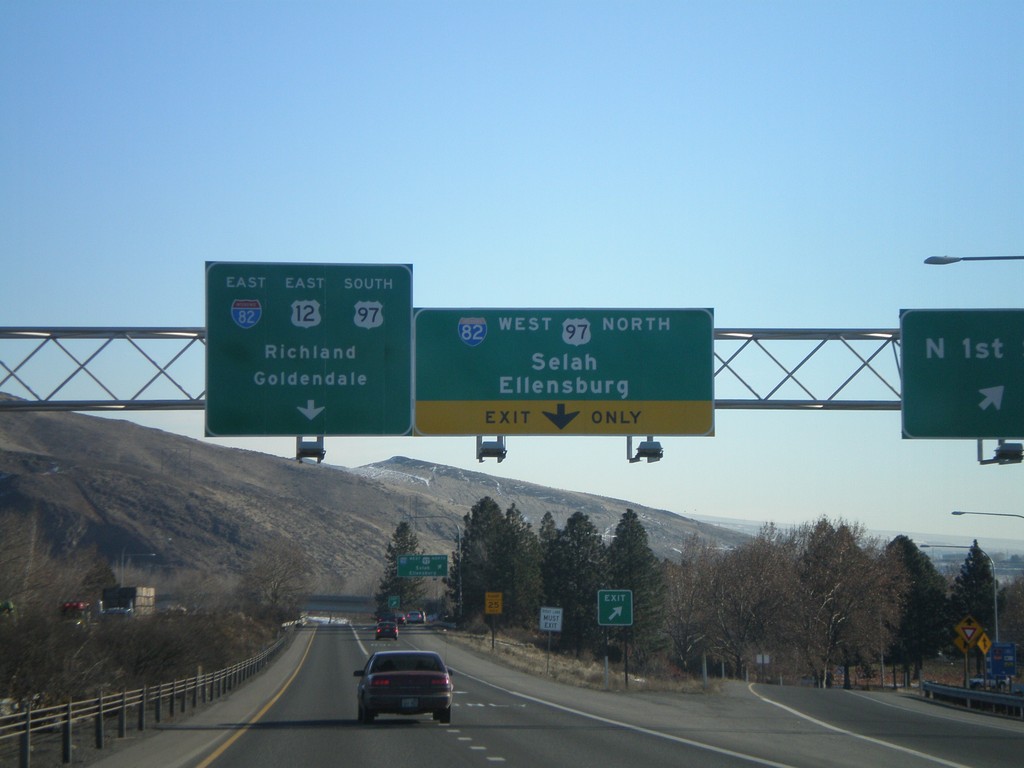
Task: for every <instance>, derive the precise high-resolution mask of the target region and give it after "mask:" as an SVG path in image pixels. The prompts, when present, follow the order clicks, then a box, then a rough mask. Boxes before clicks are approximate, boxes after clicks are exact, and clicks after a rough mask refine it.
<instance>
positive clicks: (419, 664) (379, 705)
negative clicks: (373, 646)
mask: <svg viewBox="0 0 1024 768" xmlns="http://www.w3.org/2000/svg"><path fill="white" fill-rule="evenodd" d="M354 674H355V676H356V677H358V678H361V679H360V681H359V687H358V689H357V691H356V698H357V704H358V708H359V722H361V723H365V724H369V723H372V722H373V720H374V718H375V717H377V715H379V714H393V715H422V714H426V713H430V714H431V715H432V716H433V718H434V719H435V720H437V721H439V722H441V723H450V722H451V721H452V693H453V686H452V678H451V674H450V673H449V671H448V668H447V667H446V666H445V663H444V661H443V660H442V659H441V657H440V656H439V655H437V654H436V653H432V652H430V651H379V652H377V653H375V654H373V655H372V656H371V657H370V658H369V659H368V660H367V662H366V666H365V667H363V668H362V669H357V670H356V671H355V673H354Z"/></svg>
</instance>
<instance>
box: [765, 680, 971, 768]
mask: <svg viewBox="0 0 1024 768" xmlns="http://www.w3.org/2000/svg"><path fill="white" fill-rule="evenodd" d="M747 688H748V689H749V690H750V692H751V693H752V694H754V695H755V696H757V698H759V699H760V700H761V701H763V702H764V703H765V704H771V705H772V706H775V707H778V708H779V709H784V710H785V711H786V712H789V714H791V715H796V716H797V717H799V718H800V719H801V720H806V721H807V722H809V723H814V724H815V725H817V726H820V727H822V728H825V729H826V730H829V731H834V732H836V733H841V734H843V735H844V736H852V737H853V738H855V739H860V740H861V741H867V742H869V743H871V744H876V745H878V746H880V747H885V748H886V749H892V750H895V751H897V752H902V753H904V754H906V755H913V756H914V757H919V758H921V759H922V760H927V761H929V762H932V763H938V764H939V765H946V766H949V768H970V766H968V765H964V764H963V763H955V762H953V761H952V760H946V759H944V758H941V757H936V756H935V755H929V754H928V753H927V752H920V751H918V750H916V749H911V748H910V747H904V746H901V745H899V744H893V743H892V742H891V741H883V740H882V739H876V738H875V737H874V736H865V735H863V734H861V733H855V732H854V731H848V730H847V729H845V728H840V727H839V726H838V725H832V724H831V723H826V722H825V721H824V720H819V719H818V718H816V717H811V716H810V715H806V714H804V713H803V712H800V711H799V710H796V709H793V708H792V707H787V706H786V705H785V704H780V703H779V702H777V701H772V700H771V699H769V698H766V697H765V696H762V695H761V694H760V693H758V692H757V691H755V690H754V684H753V683H751V684H750V685H748V686H747Z"/></svg>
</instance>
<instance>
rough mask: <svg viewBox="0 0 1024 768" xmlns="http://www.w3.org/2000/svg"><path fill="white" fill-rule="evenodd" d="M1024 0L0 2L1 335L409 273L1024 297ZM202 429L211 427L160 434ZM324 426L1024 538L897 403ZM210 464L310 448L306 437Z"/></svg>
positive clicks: (548, 285) (847, 296)
mask: <svg viewBox="0 0 1024 768" xmlns="http://www.w3.org/2000/svg"><path fill="white" fill-rule="evenodd" d="M1022 41H1024V4H1022V3H1020V2H1019V1H1018V0H1012V1H1008V2H972V3H962V2H935V1H929V2H898V1H897V2H892V1H891V0H889V1H887V2H864V1H858V2H705V3H691V2H664V3H661V2H631V3H624V2H551V1H550V0H545V2H436V3H422V2H375V3H354V2H322V3H310V2H287V3H286V2H244V3H243V2H219V3H205V2H174V3H171V2H148V3H136V2H89V3H80V2H38V1H37V2H32V3H20V2H11V1H10V0H8V1H7V2H2V3H0V254H2V258H3V272H2V277H0V325H5V326H15V325H17V326H25V325H39V326H51V327H53V326H119V327H121V326H142V325H145V326H172V327H173V326H177V327H181V326H201V325H203V323H204V317H205V307H204V302H205V293H204V290H205V289H204V269H203V267H204V263H205V262H207V261H236V260H238V261H267V262H331V263H336V262H343V263H344V262H350V263H411V264H413V265H414V280H415V282H414V303H415V305H416V306H418V307H473V306H483V307H519V308H541V307H637V308H645V307H652V308H653V307H712V308H714V311H715V325H716V326H717V327H720V328H721V327H745V328H765V327H792V328H844V327H845V328H849V327H858V328H896V327H898V325H899V310H900V309H901V308H904V307H915V308H928V307H936V308H949V307H965V308H966V307H977V308H986V307H1020V306H1021V298H1022V288H1024V263H1022V262H1004V263H998V262H989V263H973V264H958V265H953V266H946V267H932V266H924V265H923V264H922V261H923V259H924V258H925V257H926V256H929V255H935V254H950V255H955V256H970V255H1006V254H1021V253H1024V215H1022V211H1024V48H1022ZM133 418H136V420H138V421H141V422H143V423H148V424H154V425H159V426H161V427H162V428H165V429H172V430H175V431H180V432H183V433H185V434H189V435H191V436H194V437H199V436H201V435H202V419H201V415H200V414H198V413H179V414H164V415H160V416H138V417H133ZM716 421H717V424H716V432H717V436H716V437H713V438H667V439H665V440H663V443H664V445H665V447H666V457H665V460H664V461H662V462H660V463H658V464H651V465H647V464H638V465H628V464H627V463H626V462H625V460H624V453H625V448H624V444H623V443H624V440H622V439H621V438H611V437H609V438H579V439H573V440H563V439H559V438H544V439H540V438H518V439H516V438H510V441H509V450H510V453H509V458H508V459H507V460H506V461H505V462H504V463H502V464H501V465H498V464H496V463H494V462H489V463H486V464H483V465H480V464H477V463H476V461H475V458H474V455H473V453H474V447H473V441H472V439H471V438H403V439H394V438H391V439H385V438H329V439H328V441H327V450H328V461H329V462H334V463H337V464H342V465H345V466H354V465H359V464H363V463H367V462H371V461H378V460H382V459H386V458H388V457H390V456H392V455H408V456H414V457H417V458H423V459H426V460H431V461H438V462H443V463H446V464H453V465H457V466H462V467H465V468H467V469H474V470H480V469H482V470H484V471H487V472H490V473H492V474H494V475H495V476H498V477H514V478H518V479H523V480H529V481H535V482H539V483H545V484H550V485H555V486H559V487H564V488H570V489H575V490H582V491H591V492H596V493H601V494H606V495H611V496H616V497H620V498H624V499H629V500H632V501H636V502H639V503H644V504H649V505H652V506H658V507H664V508H668V509H671V510H674V511H677V512H680V513H686V514H697V515H720V516H728V517H738V518H746V519H773V520H777V521H779V522H801V521H805V520H812V519H814V518H816V517H818V516H820V515H822V514H825V515H829V516H831V517H844V518H846V519H848V520H852V521H855V522H861V523H864V524H865V525H867V526H868V527H870V528H873V529H884V530H897V531H908V532H911V531H928V532H933V531H934V532H940V533H946V534H949V535H951V536H953V537H954V538H955V537H956V536H959V535H961V534H962V538H963V542H964V543H965V544H966V543H969V542H970V540H971V539H973V538H975V537H977V538H979V540H980V541H981V542H982V544H983V546H987V547H988V548H990V549H996V548H997V546H998V543H997V542H998V541H999V539H1000V538H1001V537H1005V538H1017V539H1024V520H1016V519H1009V518H1005V519H1000V518H979V517H974V518H951V517H950V515H949V511H950V510H953V509H969V510H977V511H990V512H1014V513H1024V467H1021V466H1014V467H979V466H978V465H977V463H976V461H975V450H976V448H975V444H974V443H973V442H970V441H923V440H903V439H901V436H900V435H901V430H900V417H899V414H898V413H897V412H888V413H840V414H835V413H793V412H770V413H763V412H752V411H731V412H722V411H720V412H719V413H718V415H717V420H716ZM219 442H222V443H226V444H232V445H240V446H244V447H248V448H252V449H256V450H267V451H269V452H273V453H279V454H280V455H289V454H290V453H291V452H292V450H293V448H294V441H293V440H291V439H272V440H258V439H239V440H221V441H219Z"/></svg>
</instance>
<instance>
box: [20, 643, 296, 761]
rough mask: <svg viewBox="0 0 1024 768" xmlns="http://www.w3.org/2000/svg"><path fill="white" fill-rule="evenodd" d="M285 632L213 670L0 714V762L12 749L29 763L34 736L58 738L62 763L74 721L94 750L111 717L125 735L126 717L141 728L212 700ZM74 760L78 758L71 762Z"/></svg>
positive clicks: (257, 664)
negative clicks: (251, 653)
mask: <svg viewBox="0 0 1024 768" xmlns="http://www.w3.org/2000/svg"><path fill="white" fill-rule="evenodd" d="M286 640H287V635H282V636H281V637H280V638H278V640H277V641H276V642H275V643H274V644H273V645H271V646H269V647H268V648H266V649H265V650H263V651H262V652H260V653H258V654H257V655H256V656H253V657H252V658H250V659H246V660H245V661H242V662H239V663H238V664H233V665H232V666H230V667H226V668H224V669H219V670H217V671H216V672H208V673H201V674H196V675H194V676H192V677H188V678H185V679H182V680H174V681H172V682H169V683H161V684H159V685H155V686H145V687H143V688H137V689H135V690H133V691H128V690H123V691H120V692H116V693H103V692H102V691H100V692H98V693H97V695H96V696H95V697H94V698H91V699H82V700H79V701H69V702H67V703H66V704H60V705H58V706H52V707H39V708H38V709H33V708H32V707H31V706H30V705H29V706H26V707H25V708H24V711H22V712H17V713H15V714H12V715H4V716H0V763H4V756H5V755H6V756H8V757H10V755H11V754H13V753H14V752H17V755H18V760H19V762H18V765H19V766H20V768H30V767H31V760H32V754H33V752H34V751H35V744H34V741H35V739H36V738H37V737H38V738H40V739H44V740H46V741H47V742H48V743H50V744H51V745H52V744H53V743H54V741H55V740H56V739H57V738H59V740H60V755H61V757H60V760H61V762H62V763H63V764H65V765H67V764H70V763H71V762H72V759H73V754H72V753H73V751H74V750H73V747H74V734H75V733H76V731H77V730H78V727H79V724H82V723H85V727H86V728H91V729H92V733H93V739H94V744H95V747H96V749H103V748H104V746H105V744H106V739H107V730H108V726H109V723H108V722H107V721H108V720H113V719H114V718H116V720H117V725H116V735H117V738H124V737H125V736H127V735H128V730H129V728H130V727H132V726H130V725H129V723H130V722H131V723H132V724H133V725H134V728H135V729H136V730H137V731H139V732H142V731H145V730H146V726H147V724H148V721H149V718H150V717H152V719H153V721H154V722H156V723H160V722H163V720H164V718H165V717H166V718H174V717H175V716H176V715H177V714H179V713H180V714H182V715H183V714H185V712H186V711H187V709H188V708H189V706H191V707H192V709H196V708H197V707H200V706H202V705H203V704H206V703H208V702H212V701H216V700H217V699H219V698H220V697H221V696H223V695H225V694H227V693H229V692H230V691H232V690H233V689H235V688H237V687H238V686H239V685H241V684H242V683H244V682H245V681H247V680H248V679H249V678H250V677H252V676H253V675H255V674H257V673H258V672H260V671H261V670H262V669H263V668H264V667H265V666H266V665H267V664H269V663H270V661H271V660H272V659H273V658H274V656H275V655H276V654H277V653H278V651H280V650H281V648H282V647H283V645H284V643H285V641H286ZM76 762H78V761H76Z"/></svg>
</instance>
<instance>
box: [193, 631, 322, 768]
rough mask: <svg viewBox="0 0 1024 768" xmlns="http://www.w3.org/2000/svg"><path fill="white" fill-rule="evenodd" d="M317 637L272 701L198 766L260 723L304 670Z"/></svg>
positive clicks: (209, 762) (203, 767) (205, 764)
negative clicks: (303, 667)
mask: <svg viewBox="0 0 1024 768" xmlns="http://www.w3.org/2000/svg"><path fill="white" fill-rule="evenodd" d="M315 637H316V632H312V633H311V634H310V636H309V643H308V644H307V645H306V651H305V653H303V654H302V658H301V659H299V666H297V667H296V668H295V671H294V672H292V676H291V677H289V678H288V679H287V680H286V681H285V683H284V685H282V686H281V688H280V690H278V692H277V693H275V694H274V697H273V698H272V699H271V700H270V701H268V702H267V703H266V704H265V705H264V706H263V709H261V710H260V711H259V712H257V713H256V714H255V715H254V716H253V717H252V719H251V720H249V722H247V723H246V724H245V725H243V726H242V727H241V728H239V729H238V730H237V731H235V732H234V733H233V734H232V735H231V738H229V739H228V740H227V741H225V742H224V743H223V744H221V745H220V746H219V747H217V749H215V750H214V751H213V754H211V755H210V756H209V757H208V758H206V759H205V760H203V762H201V763H199V765H197V766H196V768H208V766H210V765H212V764H213V761H214V760H216V759H217V758H218V757H220V756H221V755H223V754H224V752H225V751H226V750H227V748H228V747H230V746H231V745H232V744H234V743H235V742H236V741H238V740H239V739H240V738H241V737H242V736H244V735H245V733H246V732H247V731H248V730H249V729H250V728H252V726H254V725H256V723H258V722H259V721H260V719H261V718H262V717H263V716H264V715H265V714H267V712H268V711H269V710H270V708H271V707H272V706H274V704H276V703H277V700H278V699H280V698H281V696H283V695H284V692H285V691H287V690H288V686H290V685H291V684H292V683H293V682H294V681H295V678H296V677H298V674H299V672H300V671H301V670H302V665H303V664H305V663H306V657H307V656H309V649H310V648H312V647H313V638H315Z"/></svg>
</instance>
